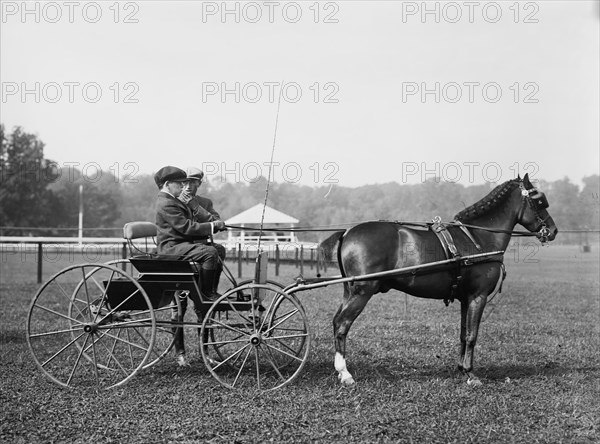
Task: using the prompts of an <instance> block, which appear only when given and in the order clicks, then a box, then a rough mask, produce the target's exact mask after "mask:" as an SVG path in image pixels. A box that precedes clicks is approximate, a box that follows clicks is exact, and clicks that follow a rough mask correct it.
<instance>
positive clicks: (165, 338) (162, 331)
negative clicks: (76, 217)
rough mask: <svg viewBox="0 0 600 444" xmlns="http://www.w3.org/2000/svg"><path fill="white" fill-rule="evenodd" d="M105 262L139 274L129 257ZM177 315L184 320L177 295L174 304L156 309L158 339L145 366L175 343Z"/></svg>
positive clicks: (155, 361) (157, 359) (163, 355)
mask: <svg viewBox="0 0 600 444" xmlns="http://www.w3.org/2000/svg"><path fill="white" fill-rule="evenodd" d="M105 264H107V265H114V266H115V267H118V268H120V269H121V270H123V271H125V272H126V273H127V274H129V275H130V276H135V275H137V274H138V271H137V269H136V268H135V267H134V266H133V265H132V264H131V261H130V260H129V259H114V260H112V261H109V262H105ZM172 307H174V309H172ZM175 316H176V317H177V319H181V320H183V308H182V306H181V300H180V299H179V298H178V297H177V296H176V295H174V296H173V302H172V306H165V307H160V308H155V309H154V317H155V319H156V339H155V341H154V347H153V348H152V354H151V355H150V357H149V358H148V362H146V364H144V367H143V368H148V367H152V366H153V365H154V364H156V363H157V362H158V361H160V360H161V359H163V358H164V357H165V356H167V355H168V354H169V352H170V351H171V349H172V348H173V346H174V345H175V330H174V329H173V327H172V325H171V323H172V322H173V320H174V317H175Z"/></svg>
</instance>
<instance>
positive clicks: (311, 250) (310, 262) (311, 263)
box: [308, 248, 314, 270]
mask: <svg viewBox="0 0 600 444" xmlns="http://www.w3.org/2000/svg"><path fill="white" fill-rule="evenodd" d="M313 251H314V250H313V249H312V248H311V249H310V260H309V261H308V263H309V264H310V269H311V270H312V269H313V265H314V264H313V256H314V253H313Z"/></svg>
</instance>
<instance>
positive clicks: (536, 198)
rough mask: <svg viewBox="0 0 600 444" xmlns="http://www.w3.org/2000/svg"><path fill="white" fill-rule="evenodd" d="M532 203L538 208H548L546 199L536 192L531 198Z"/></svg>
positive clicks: (542, 194)
mask: <svg viewBox="0 0 600 444" xmlns="http://www.w3.org/2000/svg"><path fill="white" fill-rule="evenodd" d="M531 199H532V200H533V203H534V204H535V206H536V207H538V208H542V209H543V208H548V207H549V206H550V204H549V203H548V199H546V195H545V194H544V193H542V192H540V191H538V192H536V193H535V194H534V195H533V196H531Z"/></svg>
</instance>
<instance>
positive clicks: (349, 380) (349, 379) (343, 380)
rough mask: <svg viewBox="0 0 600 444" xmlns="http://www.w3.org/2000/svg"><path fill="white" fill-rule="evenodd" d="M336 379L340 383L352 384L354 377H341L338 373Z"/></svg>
mask: <svg viewBox="0 0 600 444" xmlns="http://www.w3.org/2000/svg"><path fill="white" fill-rule="evenodd" d="M338 379H339V380H340V382H341V383H342V385H353V384H354V378H353V377H352V376H345V377H342V376H341V375H338Z"/></svg>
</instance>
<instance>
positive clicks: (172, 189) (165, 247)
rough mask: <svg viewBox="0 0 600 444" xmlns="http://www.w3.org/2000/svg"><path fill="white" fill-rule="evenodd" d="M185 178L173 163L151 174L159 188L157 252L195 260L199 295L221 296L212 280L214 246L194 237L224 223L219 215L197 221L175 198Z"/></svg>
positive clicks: (201, 236)
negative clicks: (216, 217) (198, 266)
mask: <svg viewBox="0 0 600 444" xmlns="http://www.w3.org/2000/svg"><path fill="white" fill-rule="evenodd" d="M187 180H188V179H187V173H186V172H185V171H184V170H182V169H180V168H177V167H173V166H166V167H163V168H161V169H160V170H159V171H158V172H157V173H156V175H155V176H154V181H155V182H156V185H157V186H158V188H159V189H160V192H159V193H158V197H157V200H156V226H157V227H158V234H157V244H158V254H162V255H173V256H177V257H179V258H180V259H189V260H193V261H195V262H198V263H199V264H200V282H201V286H202V288H201V291H202V295H203V296H204V297H205V298H206V299H216V298H218V297H219V296H220V295H219V294H218V293H217V292H216V283H215V282H216V279H218V276H217V271H218V265H219V257H218V252H217V250H216V248H215V247H213V246H210V245H206V244H203V243H195V242H194V241H196V240H202V239H207V238H208V237H209V236H211V235H213V234H214V233H216V232H218V231H220V230H224V229H225V223H224V222H223V221H222V220H218V219H215V220H211V221H206V222H198V221H197V220H196V219H195V218H194V217H193V214H192V210H191V209H190V207H189V206H188V205H186V204H185V203H183V202H182V201H180V200H179V199H178V197H179V196H180V195H181V193H182V191H183V188H184V183H185V182H187Z"/></svg>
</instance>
